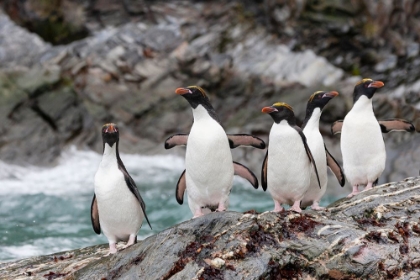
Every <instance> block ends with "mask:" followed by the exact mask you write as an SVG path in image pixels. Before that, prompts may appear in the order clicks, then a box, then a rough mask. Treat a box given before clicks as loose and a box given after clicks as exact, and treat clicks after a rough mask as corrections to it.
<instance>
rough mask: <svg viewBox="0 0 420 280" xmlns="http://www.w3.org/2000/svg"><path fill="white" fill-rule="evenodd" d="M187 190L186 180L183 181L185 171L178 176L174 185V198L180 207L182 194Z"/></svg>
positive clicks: (182, 199) (182, 201)
mask: <svg viewBox="0 0 420 280" xmlns="http://www.w3.org/2000/svg"><path fill="white" fill-rule="evenodd" d="M186 188H187V180H186V179H185V170H184V171H183V172H182V174H181V176H179V179H178V183H176V191H175V198H176V201H178V203H179V204H180V205H182V204H183V203H184V192H185V189H186Z"/></svg>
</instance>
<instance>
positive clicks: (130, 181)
mask: <svg viewBox="0 0 420 280" xmlns="http://www.w3.org/2000/svg"><path fill="white" fill-rule="evenodd" d="M118 168H119V169H120V170H121V172H122V173H123V174H124V179H125V182H126V184H127V186H128V189H129V190H130V191H131V192H132V193H133V194H134V196H135V197H136V198H137V200H138V201H139V203H140V206H141V210H142V211H143V214H144V217H145V218H146V221H147V223H148V224H149V227H150V229H152V226H151V225H150V222H149V218H148V217H147V214H146V204H145V203H144V201H143V198H142V197H141V195H140V193H139V190H138V189H137V186H136V183H135V182H134V180H133V178H131V176H130V174H128V172H127V170H126V169H125V166H124V164H123V162H122V161H121V159H120V157H119V156H118Z"/></svg>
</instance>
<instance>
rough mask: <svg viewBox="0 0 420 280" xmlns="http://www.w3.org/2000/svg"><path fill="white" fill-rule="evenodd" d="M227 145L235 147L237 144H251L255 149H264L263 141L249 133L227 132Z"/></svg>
mask: <svg viewBox="0 0 420 280" xmlns="http://www.w3.org/2000/svg"><path fill="white" fill-rule="evenodd" d="M227 137H228V138H229V146H230V148H231V149H235V148H236V147H238V146H252V147H254V148H257V149H265V143H264V141H263V140H262V139H260V138H258V137H256V136H253V135H249V134H228V135H227Z"/></svg>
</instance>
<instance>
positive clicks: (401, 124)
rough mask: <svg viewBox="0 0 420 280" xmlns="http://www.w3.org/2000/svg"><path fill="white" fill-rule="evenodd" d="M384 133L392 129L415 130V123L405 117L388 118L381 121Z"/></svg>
mask: <svg viewBox="0 0 420 280" xmlns="http://www.w3.org/2000/svg"><path fill="white" fill-rule="evenodd" d="M379 125H380V126H381V131H382V133H388V132H391V131H407V132H414V130H415V129H414V125H413V124H412V123H411V122H409V121H406V120H403V119H387V120H383V121H379Z"/></svg>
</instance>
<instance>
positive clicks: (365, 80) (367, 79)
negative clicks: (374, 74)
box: [356, 78, 373, 86]
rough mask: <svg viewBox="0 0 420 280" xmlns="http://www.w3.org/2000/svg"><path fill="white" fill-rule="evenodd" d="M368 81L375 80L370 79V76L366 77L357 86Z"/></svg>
mask: <svg viewBox="0 0 420 280" xmlns="http://www.w3.org/2000/svg"><path fill="white" fill-rule="evenodd" d="M366 82H373V80H372V79H370V78H365V79H363V80H361V81H360V82H358V83H357V84H356V86H358V85H360V84H364V83H366Z"/></svg>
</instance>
